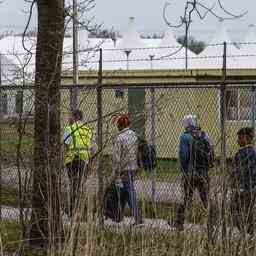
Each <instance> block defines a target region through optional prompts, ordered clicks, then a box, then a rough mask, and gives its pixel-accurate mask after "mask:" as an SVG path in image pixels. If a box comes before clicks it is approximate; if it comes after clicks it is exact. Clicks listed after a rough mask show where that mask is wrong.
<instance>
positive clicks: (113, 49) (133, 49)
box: [1, 41, 256, 57]
mask: <svg viewBox="0 0 256 256" xmlns="http://www.w3.org/2000/svg"><path fill="white" fill-rule="evenodd" d="M226 45H227V46H229V45H233V46H236V45H256V41H255V42H226ZM204 46H205V47H204V49H206V48H207V47H216V46H223V43H214V44H204ZM180 47H182V45H175V46H174V45H173V46H172V45H170V46H154V47H127V48H102V51H103V52H104V51H125V50H131V51H145V50H161V49H163V50H166V49H178V48H180ZM100 48H101V47H89V48H86V49H79V50H77V53H84V52H98V51H99V49H100ZM183 48H184V49H185V47H183ZM238 50H239V49H238ZM203 51H204V50H203ZM73 53H74V52H73V51H65V50H64V51H63V55H71V54H73ZM31 54H33V55H35V54H36V52H35V51H31ZM27 55H28V53H20V52H15V51H14V52H13V53H11V52H2V53H1V56H13V57H15V56H27Z"/></svg>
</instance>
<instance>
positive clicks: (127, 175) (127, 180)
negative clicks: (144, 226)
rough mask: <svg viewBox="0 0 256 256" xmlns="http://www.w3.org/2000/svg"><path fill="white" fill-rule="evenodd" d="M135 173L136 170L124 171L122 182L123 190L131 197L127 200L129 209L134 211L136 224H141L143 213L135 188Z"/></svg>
mask: <svg viewBox="0 0 256 256" xmlns="http://www.w3.org/2000/svg"><path fill="white" fill-rule="evenodd" d="M134 173H135V171H134V170H129V171H124V172H123V173H122V175H121V180H122V183H123V190H124V191H125V192H127V194H128V195H129V196H128V197H127V199H126V200H127V203H128V205H129V207H130V208H131V209H132V215H133V217H134V219H135V223H141V213H140V209H139V204H138V200H137V195H136V191H135V187H134ZM124 203H126V202H124Z"/></svg>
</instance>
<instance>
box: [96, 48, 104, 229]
mask: <svg viewBox="0 0 256 256" xmlns="http://www.w3.org/2000/svg"><path fill="white" fill-rule="evenodd" d="M99 54H100V56H99V72H98V83H97V145H98V161H97V174H98V188H99V189H98V196H97V197H98V205H99V206H100V207H99V222H100V225H101V226H103V225H104V221H103V220H104V218H103V217H104V216H103V192H104V191H103V171H102V160H103V159H102V156H103V152H102V150H103V138H102V136H103V133H102V49H99Z"/></svg>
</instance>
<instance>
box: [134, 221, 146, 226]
mask: <svg viewBox="0 0 256 256" xmlns="http://www.w3.org/2000/svg"><path fill="white" fill-rule="evenodd" d="M143 224H144V223H143V221H142V220H139V221H135V222H134V223H133V226H134V227H139V226H142V225H143Z"/></svg>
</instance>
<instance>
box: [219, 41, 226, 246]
mask: <svg viewBox="0 0 256 256" xmlns="http://www.w3.org/2000/svg"><path fill="white" fill-rule="evenodd" d="M226 77H227V44H226V42H224V44H223V69H222V85H221V88H220V129H221V155H220V166H221V171H222V175H223V190H222V193H223V194H222V202H221V218H222V220H221V222H222V231H221V234H222V241H223V250H225V247H226V242H225V241H226V235H227V227H226V192H227V185H226V174H227V172H226V146H227V145H226Z"/></svg>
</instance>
